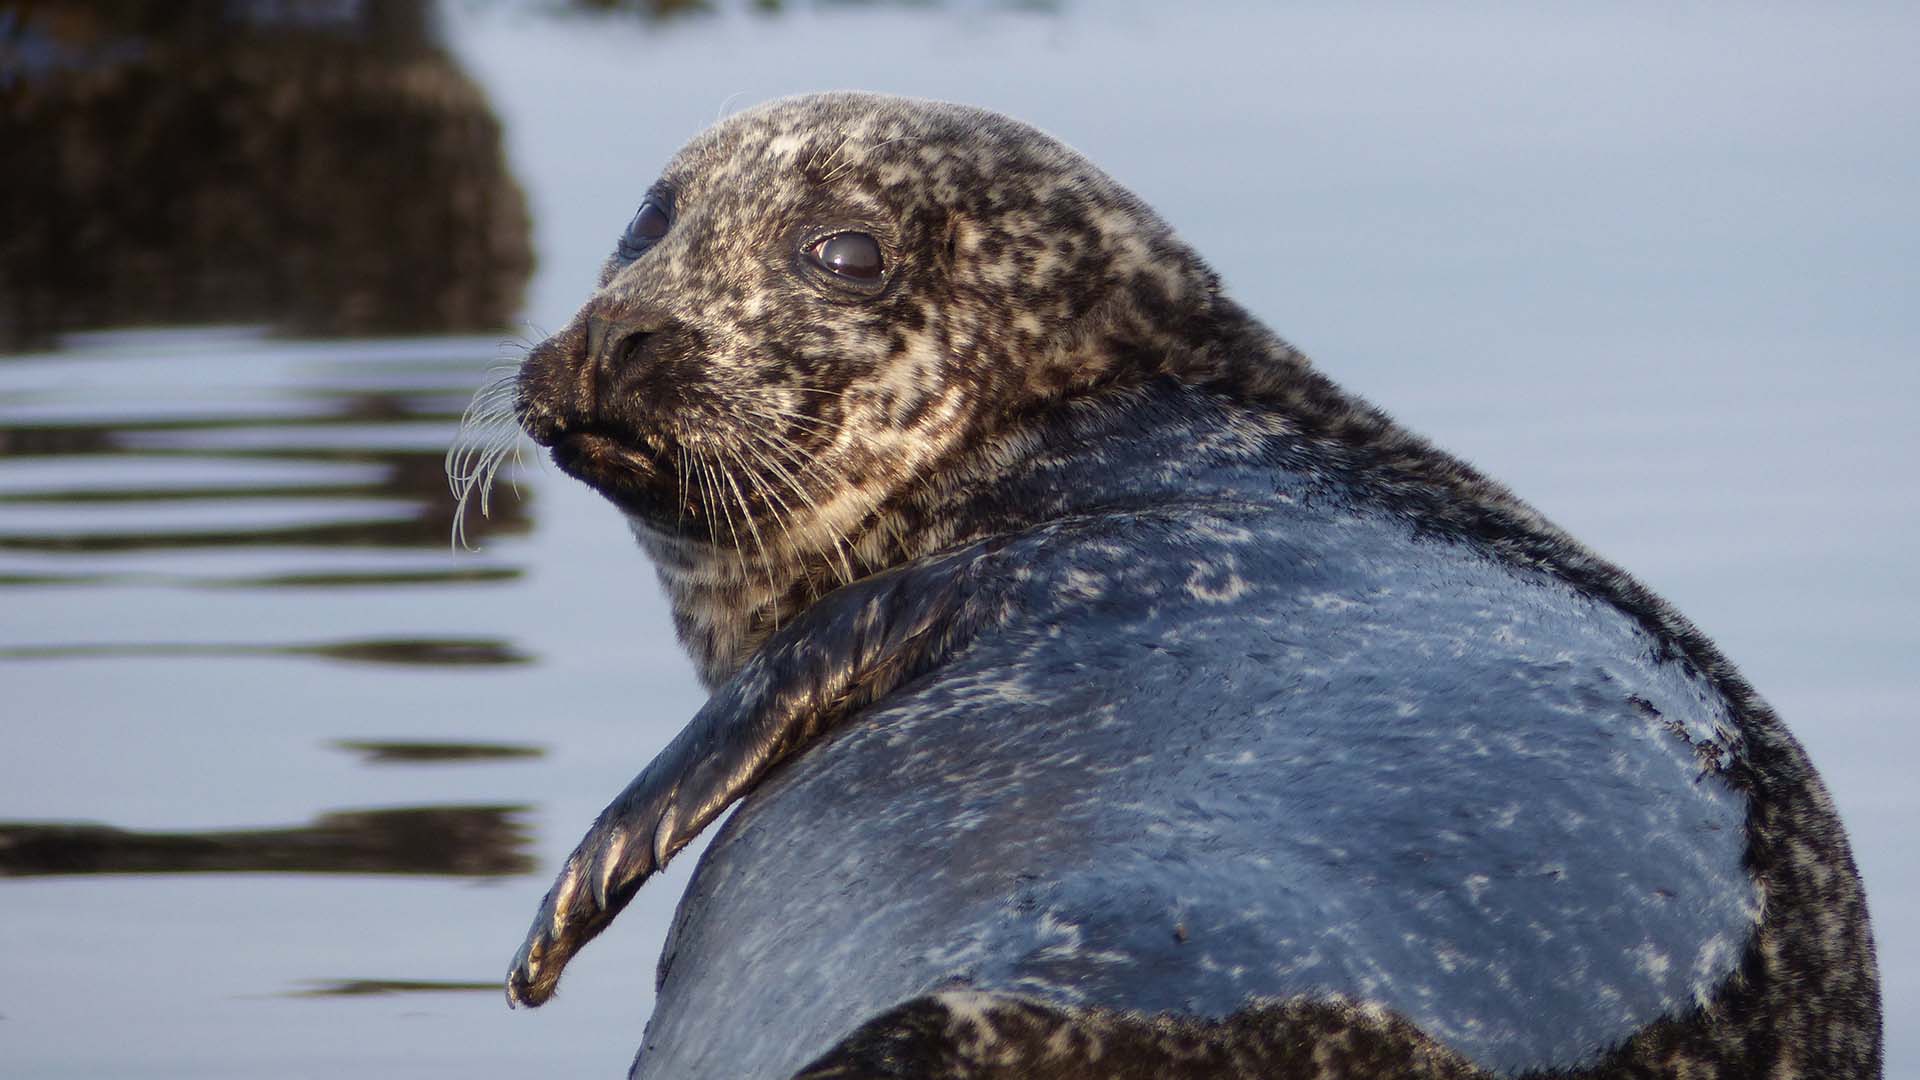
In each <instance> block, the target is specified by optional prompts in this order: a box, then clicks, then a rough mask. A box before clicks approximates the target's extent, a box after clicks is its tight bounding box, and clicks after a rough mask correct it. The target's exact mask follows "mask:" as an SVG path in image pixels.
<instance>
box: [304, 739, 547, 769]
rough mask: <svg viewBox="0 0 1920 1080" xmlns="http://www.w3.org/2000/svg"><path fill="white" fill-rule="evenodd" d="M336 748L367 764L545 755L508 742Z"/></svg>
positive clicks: (352, 742) (363, 743) (349, 742)
mask: <svg viewBox="0 0 1920 1080" xmlns="http://www.w3.org/2000/svg"><path fill="white" fill-rule="evenodd" d="M333 745H334V746H335V747H337V748H339V749H341V750H345V751H347V752H348V753H351V754H357V755H359V756H360V759H361V760H362V761H363V762H365V763H366V764H368V765H428V764H442V763H449V762H467V761H513V760H518V759H523V758H537V757H543V756H545V755H546V752H547V751H546V748H545V747H540V746H524V745H513V744H507V743H450V742H375V741H371V740H366V739H337V740H335V741H334V744H333Z"/></svg>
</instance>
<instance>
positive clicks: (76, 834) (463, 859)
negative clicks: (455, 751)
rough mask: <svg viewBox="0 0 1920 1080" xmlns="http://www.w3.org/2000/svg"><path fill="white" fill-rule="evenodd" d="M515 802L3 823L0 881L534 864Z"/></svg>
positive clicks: (473, 870)
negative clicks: (181, 821)
mask: <svg viewBox="0 0 1920 1080" xmlns="http://www.w3.org/2000/svg"><path fill="white" fill-rule="evenodd" d="M525 812H526V808H525V807H520V806H428V807H408V808H403V809H394V810H342V811H337V812H334V813H328V814H323V815H321V816H320V817H319V818H317V819H316V820H315V821H314V822H313V824H311V825H302V826H295V827H291V828H280V829H235V830H222V831H210V832H174V833H163V832H134V831H131V830H127V829H116V828H113V827H112V826H108V825H90V824H82V823H72V824H67V823H59V824H41V823H31V822H22V823H6V822H0V877H42V876H48V875H67V874H183V873H184V874H212V873H302V874H430V875H438V876H452V877H500V876H504V875H510V874H525V873H529V872H531V871H532V869H533V857H532V856H531V855H530V854H528V852H527V843H528V836H527V830H526V827H525V826H524V825H523V824H522V822H521V821H520V815H521V814H523V813H525Z"/></svg>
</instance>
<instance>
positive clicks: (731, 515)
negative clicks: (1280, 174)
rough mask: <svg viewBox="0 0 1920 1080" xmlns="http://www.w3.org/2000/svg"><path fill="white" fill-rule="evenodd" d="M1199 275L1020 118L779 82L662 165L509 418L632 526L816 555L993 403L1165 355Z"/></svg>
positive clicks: (1096, 175) (1208, 281)
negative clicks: (804, 89)
mask: <svg viewBox="0 0 1920 1080" xmlns="http://www.w3.org/2000/svg"><path fill="white" fill-rule="evenodd" d="M1213 289H1214V282H1213V278H1212V276H1211V275H1210V274H1209V273H1208V272H1207V271H1206V270H1205V268H1204V267H1203V266H1202V264H1201V263H1200V261H1199V260H1198V259H1197V258H1195V257H1194V256H1193V255H1192V254H1191V253H1190V252H1189V250H1188V249H1187V248H1186V247H1185V246H1184V245H1182V244H1180V243H1179V242H1178V241H1177V240H1176V239H1175V238H1174V237H1173V235H1172V233H1171V231H1170V230H1169V229H1168V228H1167V227H1166V226H1165V225H1164V224H1163V223H1161V222H1160V221H1159V219H1158V218H1156V217H1155V216H1154V215H1153V213H1152V211H1151V210H1149V209H1148V208H1147V207H1146V206H1145V205H1144V204H1142V203H1141V202H1140V201H1139V200H1137V199H1136V198H1134V197H1133V196H1132V195H1130V194H1129V193H1128V192H1126V191H1125V190H1123V189H1122V188H1120V187H1119V186H1118V185H1117V184H1115V183H1114V182H1112V181H1111V180H1109V179H1108V178H1107V177H1106V176H1105V175H1104V174H1102V173H1101V172H1100V171H1099V170H1098V169H1096V168H1095V167H1094V166H1092V165H1091V164H1089V163H1088V162H1087V161H1086V160H1085V159H1084V158H1082V157H1080V156H1079V155H1078V154H1076V153H1074V152H1073V151H1071V150H1069V149H1067V148H1066V147H1065V146H1062V145H1061V144H1060V143H1059V142H1057V141H1055V140H1053V139H1052V138H1049V137H1048V136H1046V135H1043V134H1041V133H1040V132H1038V131H1036V130H1034V129H1032V128H1030V127H1027V126H1026V125H1023V124H1020V123H1017V122H1015V121H1012V120H1009V119H1007V118H1005V117H1002V116H998V115H996V114H993V113H989V112H984V111H981V110H978V109H972V108H965V107H961V106H956V105H947V104H938V103H932V102H922V101H912V100H905V99H899V98H889V97H880V96H875V95H868V94H849V93H840V94H824V95H817V96H809V97H801V98H792V99H787V100H783V101H777V102H773V103H771V104H768V105H764V106H761V107H759V108H756V109H753V110H751V111H748V112H744V113H741V114H739V115H736V116H734V117H732V118H730V119H728V120H726V121H725V122H723V123H721V124H719V125H718V126H716V127H714V128H713V129H711V130H709V131H707V132H706V133H704V134H703V135H701V136H699V137H698V138H696V139H695V140H694V141H693V142H692V143H691V144H689V145H688V146H687V147H686V148H685V149H684V150H682V151H681V152H680V153H679V154H678V155H677V156H676V157H675V158H674V159H673V161H672V162H671V163H670V164H669V165H668V166H667V168H666V170H665V172H664V174H663V175H662V176H661V177H660V179H659V180H658V181H657V182H656V183H655V184H654V185H653V187H652V188H651V189H650V190H649V191H648V192H647V194H646V196H645V197H644V199H643V200H642V201H641V204H640V207H639V210H638V212H637V213H636V214H635V215H634V217H633V220H632V222H631V224H630V225H629V226H628V228H627V231H626V234H625V235H624V236H623V237H621V239H620V242H619V245H618V248H617V250H616V251H615V253H614V254H613V255H612V256H611V257H610V258H609V259H608V261H607V263H606V265H605V267H604V268H603V270H602V272H601V276H600V284H599V288H598V290H597V291H596V292H595V293H594V294H593V296H592V297H591V298H590V299H589V300H588V301H587V303H586V305H585V306H584V307H583V308H582V309H581V310H580V312H579V314H578V315H576V316H575V317H574V319H573V320H572V321H571V322H570V323H569V324H568V325H567V326H566V327H565V328H564V329H563V330H561V331H560V332H559V333H558V334H556V335H554V336H553V337H552V338H550V339H548V340H547V341H544V342H542V343H540V344H539V345H538V346H536V347H535V348H534V349H533V351H532V353H531V354H530V355H529V356H528V358H527V361H526V363H525V364H524V365H523V367H522V369H521V372H520V376H519V408H520V419H521V423H522V424H523V426H524V427H525V429H526V430H527V432H528V433H529V434H530V435H532V436H533V438H534V439H535V440H536V441H538V442H539V443H541V444H542V445H544V446H548V447H550V448H551V450H552V453H553V457H554V460H555V462H556V463H557V464H558V465H559V466H560V468H561V469H562V470H564V471H565V472H567V473H568V474H570V475H572V476H575V477H577V478H579V479H581V480H583V481H585V482H587V483H588V484H591V485H592V486H594V487H595V488H596V489H598V490H599V491H601V492H602V493H604V494H605V495H607V496H608V497H609V498H610V499H612V500H613V501H614V502H615V503H616V504H618V505H619V506H620V507H621V508H622V509H623V510H625V511H627V512H628V513H629V514H630V515H632V516H634V517H636V518H638V519H639V520H640V521H641V522H643V523H644V524H645V525H647V526H651V527H654V528H657V529H663V530H668V531H679V532H682V533H692V534H699V535H703V536H705V537H707V538H710V539H712V540H714V541H715V542H718V543H721V544H726V545H746V546H747V547H749V548H752V546H753V545H754V543H755V538H754V536H753V535H752V531H753V530H754V529H755V528H758V529H759V530H760V533H761V542H763V543H764V544H766V545H769V550H768V551H767V553H766V554H767V556H768V557H774V558H777V557H778V556H777V555H776V554H775V553H774V552H773V551H772V550H771V547H772V546H775V545H777V546H781V547H786V546H788V545H799V546H800V547H802V548H805V549H825V548H829V547H831V546H832V545H833V544H834V543H835V542H836V538H844V537H850V536H853V535H855V534H856V533H858V532H859V531H860V526H861V524H862V522H863V521H864V520H866V519H867V518H868V517H869V516H871V515H872V513H873V512H874V510H875V509H876V507H878V506H880V505H881V504H883V503H885V502H886V501H887V500H888V499H889V498H891V497H893V496H894V495H896V494H898V493H899V491H900V490H901V489H902V488H903V487H905V486H907V485H909V484H911V483H912V482H913V478H914V477H916V476H924V475H926V474H928V473H929V472H931V471H934V470H936V469H937V468H939V466H940V463H941V461H942V459H944V458H946V457H948V456H949V455H951V454H952V453H953V452H954V450H955V448H956V447H958V446H960V445H962V444H965V443H968V442H971V441H975V440H977V439H978V438H979V437H980V435H981V433H982V432H983V431H985V430H988V429H992V428H995V427H996V426H998V425H999V424H1000V423H1001V421H1002V420H1003V419H1005V418H1006V417H1008V416H1010V415H1015V414H1018V413H1020V412H1022V411H1024V410H1030V409H1033V408H1036V407H1040V406H1043V405H1044V404H1046V403H1047V402H1048V401H1050V400H1052V399H1054V398H1057V397H1059V396H1060V395H1061V394H1063V393H1068V392H1072V391H1073V390H1074V389H1076V388H1082V387H1088V386H1092V385H1094V384H1098V383H1102V382H1107V381H1111V380H1113V379H1114V378H1116V377H1119V375H1120V374H1121V373H1120V372H1119V371H1118V370H1117V368H1119V367H1120V366H1122V365H1126V364H1129V363H1133V364H1135V365H1138V366H1144V365H1148V364H1151V363H1156V362H1157V361H1158V358H1157V357H1151V358H1149V357H1148V355H1147V354H1148V353H1149V352H1151V351H1153V350H1155V349H1160V350H1162V351H1163V350H1164V344H1163V343H1162V342H1159V341H1157V340H1153V339H1156V338H1159V337H1164V336H1168V335H1170V334H1172V335H1178V334H1182V333H1183V332H1190V328H1183V327H1181V326H1180V325H1178V324H1179V323H1180V322H1181V320H1182V319H1183V318H1185V317H1187V316H1188V315H1189V314H1190V313H1191V312H1193V311H1195V310H1197V309H1204V307H1205V301H1206V300H1207V298H1208V297H1210V296H1211V294H1212V292H1213ZM774 534H778V537H777V539H776V536H775V535H774ZM754 554H755V555H756V556H758V555H760V552H758V551H755V552H754Z"/></svg>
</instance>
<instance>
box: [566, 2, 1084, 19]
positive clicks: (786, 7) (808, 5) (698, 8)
mask: <svg viewBox="0 0 1920 1080" xmlns="http://www.w3.org/2000/svg"><path fill="white" fill-rule="evenodd" d="M945 6H946V5H945V4H944V3H942V0H811V2H802V3H794V2H793V0H735V2H733V3H725V2H721V0H557V2H556V3H554V4H553V6H552V7H553V10H555V11H562V12H586V13H591V14H601V15H634V16H638V17H640V18H643V19H645V20H647V21H648V22H670V21H673V20H676V19H680V18H684V17H686V16H689V15H715V14H720V13H721V12H723V11H727V10H745V11H750V12H753V13H754V14H756V15H778V14H780V13H782V12H786V11H792V10H794V9H796V8H805V9H822V8H824V9H832V8H889V7H891V8H905V9H908V10H910V11H928V10H936V9H939V8H941V7H945ZM963 6H971V7H985V8H1002V9H1008V10H1014V11H1040V12H1056V11H1059V10H1061V8H1062V7H1064V6H1065V5H1064V4H1063V3H1062V0H972V3H970V4H967V5H963Z"/></svg>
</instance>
